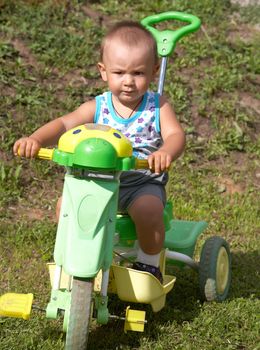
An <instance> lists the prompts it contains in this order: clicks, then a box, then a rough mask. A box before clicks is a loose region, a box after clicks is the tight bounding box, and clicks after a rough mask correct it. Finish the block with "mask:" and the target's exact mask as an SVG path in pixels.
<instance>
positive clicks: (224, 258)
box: [199, 236, 231, 301]
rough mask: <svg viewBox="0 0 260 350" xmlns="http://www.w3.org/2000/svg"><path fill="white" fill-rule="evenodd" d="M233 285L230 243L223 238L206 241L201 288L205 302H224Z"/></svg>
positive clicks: (200, 280)
mask: <svg viewBox="0 0 260 350" xmlns="http://www.w3.org/2000/svg"><path fill="white" fill-rule="evenodd" d="M230 284H231V254H230V250H229V245H228V243H227V242H226V241H225V240H224V239H223V238H221V237H217V236H215V237H211V238H209V239H207V240H206V242H205V243H204V246H203V248H202V251H201V256H200V267H199V286H200V294H201V297H202V299H203V300H207V301H214V300H215V301H223V300H225V299H226V298H227V295H228V292H229V288H230Z"/></svg>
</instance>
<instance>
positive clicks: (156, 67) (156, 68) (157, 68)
mask: <svg viewBox="0 0 260 350" xmlns="http://www.w3.org/2000/svg"><path fill="white" fill-rule="evenodd" d="M159 69H160V63H157V64H156V65H155V66H154V69H153V77H154V78H155V77H156V74H157V73H158V71H159Z"/></svg>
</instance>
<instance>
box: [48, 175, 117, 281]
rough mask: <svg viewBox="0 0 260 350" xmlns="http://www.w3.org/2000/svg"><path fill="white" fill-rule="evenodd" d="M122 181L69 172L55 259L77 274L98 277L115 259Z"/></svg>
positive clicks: (64, 188) (66, 269) (57, 262)
mask: <svg viewBox="0 0 260 350" xmlns="http://www.w3.org/2000/svg"><path fill="white" fill-rule="evenodd" d="M118 187H119V182H118V180H117V179H114V180H112V181H111V179H110V180H109V181H106V180H105V179H100V178H94V177H93V178H91V177H87V178H78V177H75V176H73V175H66V176H65V182H64V187H63V197H62V205H61V211H60V218H59V224H58V229H57V237H56V244H55V250H54V260H55V263H56V264H57V265H59V266H62V267H63V269H64V271H65V272H66V273H67V274H69V275H73V276H77V277H94V276H96V275H97V273H98V271H99V270H100V269H103V270H106V269H108V268H109V266H110V265H111V262H112V258H113V257H112V252H113V239H114V232H115V217H116V211H117V197H118Z"/></svg>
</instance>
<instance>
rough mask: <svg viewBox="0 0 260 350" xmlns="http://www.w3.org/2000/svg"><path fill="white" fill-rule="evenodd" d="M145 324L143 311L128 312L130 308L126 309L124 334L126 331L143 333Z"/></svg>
mask: <svg viewBox="0 0 260 350" xmlns="http://www.w3.org/2000/svg"><path fill="white" fill-rule="evenodd" d="M145 323H146V320H145V311H140V310H130V306H128V307H127V308H126V315H125V326H124V332H125V333H126V332H127V331H135V332H143V331H144V325H145Z"/></svg>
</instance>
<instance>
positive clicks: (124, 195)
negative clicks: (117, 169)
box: [118, 183, 166, 213]
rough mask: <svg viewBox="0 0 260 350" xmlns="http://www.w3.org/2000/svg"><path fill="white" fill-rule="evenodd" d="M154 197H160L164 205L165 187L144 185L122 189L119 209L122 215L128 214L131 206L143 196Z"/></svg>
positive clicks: (151, 184)
mask: <svg viewBox="0 0 260 350" xmlns="http://www.w3.org/2000/svg"><path fill="white" fill-rule="evenodd" d="M147 194H149V195H152V196H155V197H158V198H159V199H160V200H161V201H162V203H163V205H164V206H165V203H166V192H165V187H164V185H162V184H160V183H158V184H154V183H143V184H140V185H133V186H127V187H120V191H119V200H118V209H119V211H120V212H121V213H125V212H127V210H128V208H129V207H130V205H131V204H132V203H133V202H134V201H135V200H136V199H137V198H138V197H141V196H143V195H147Z"/></svg>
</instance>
